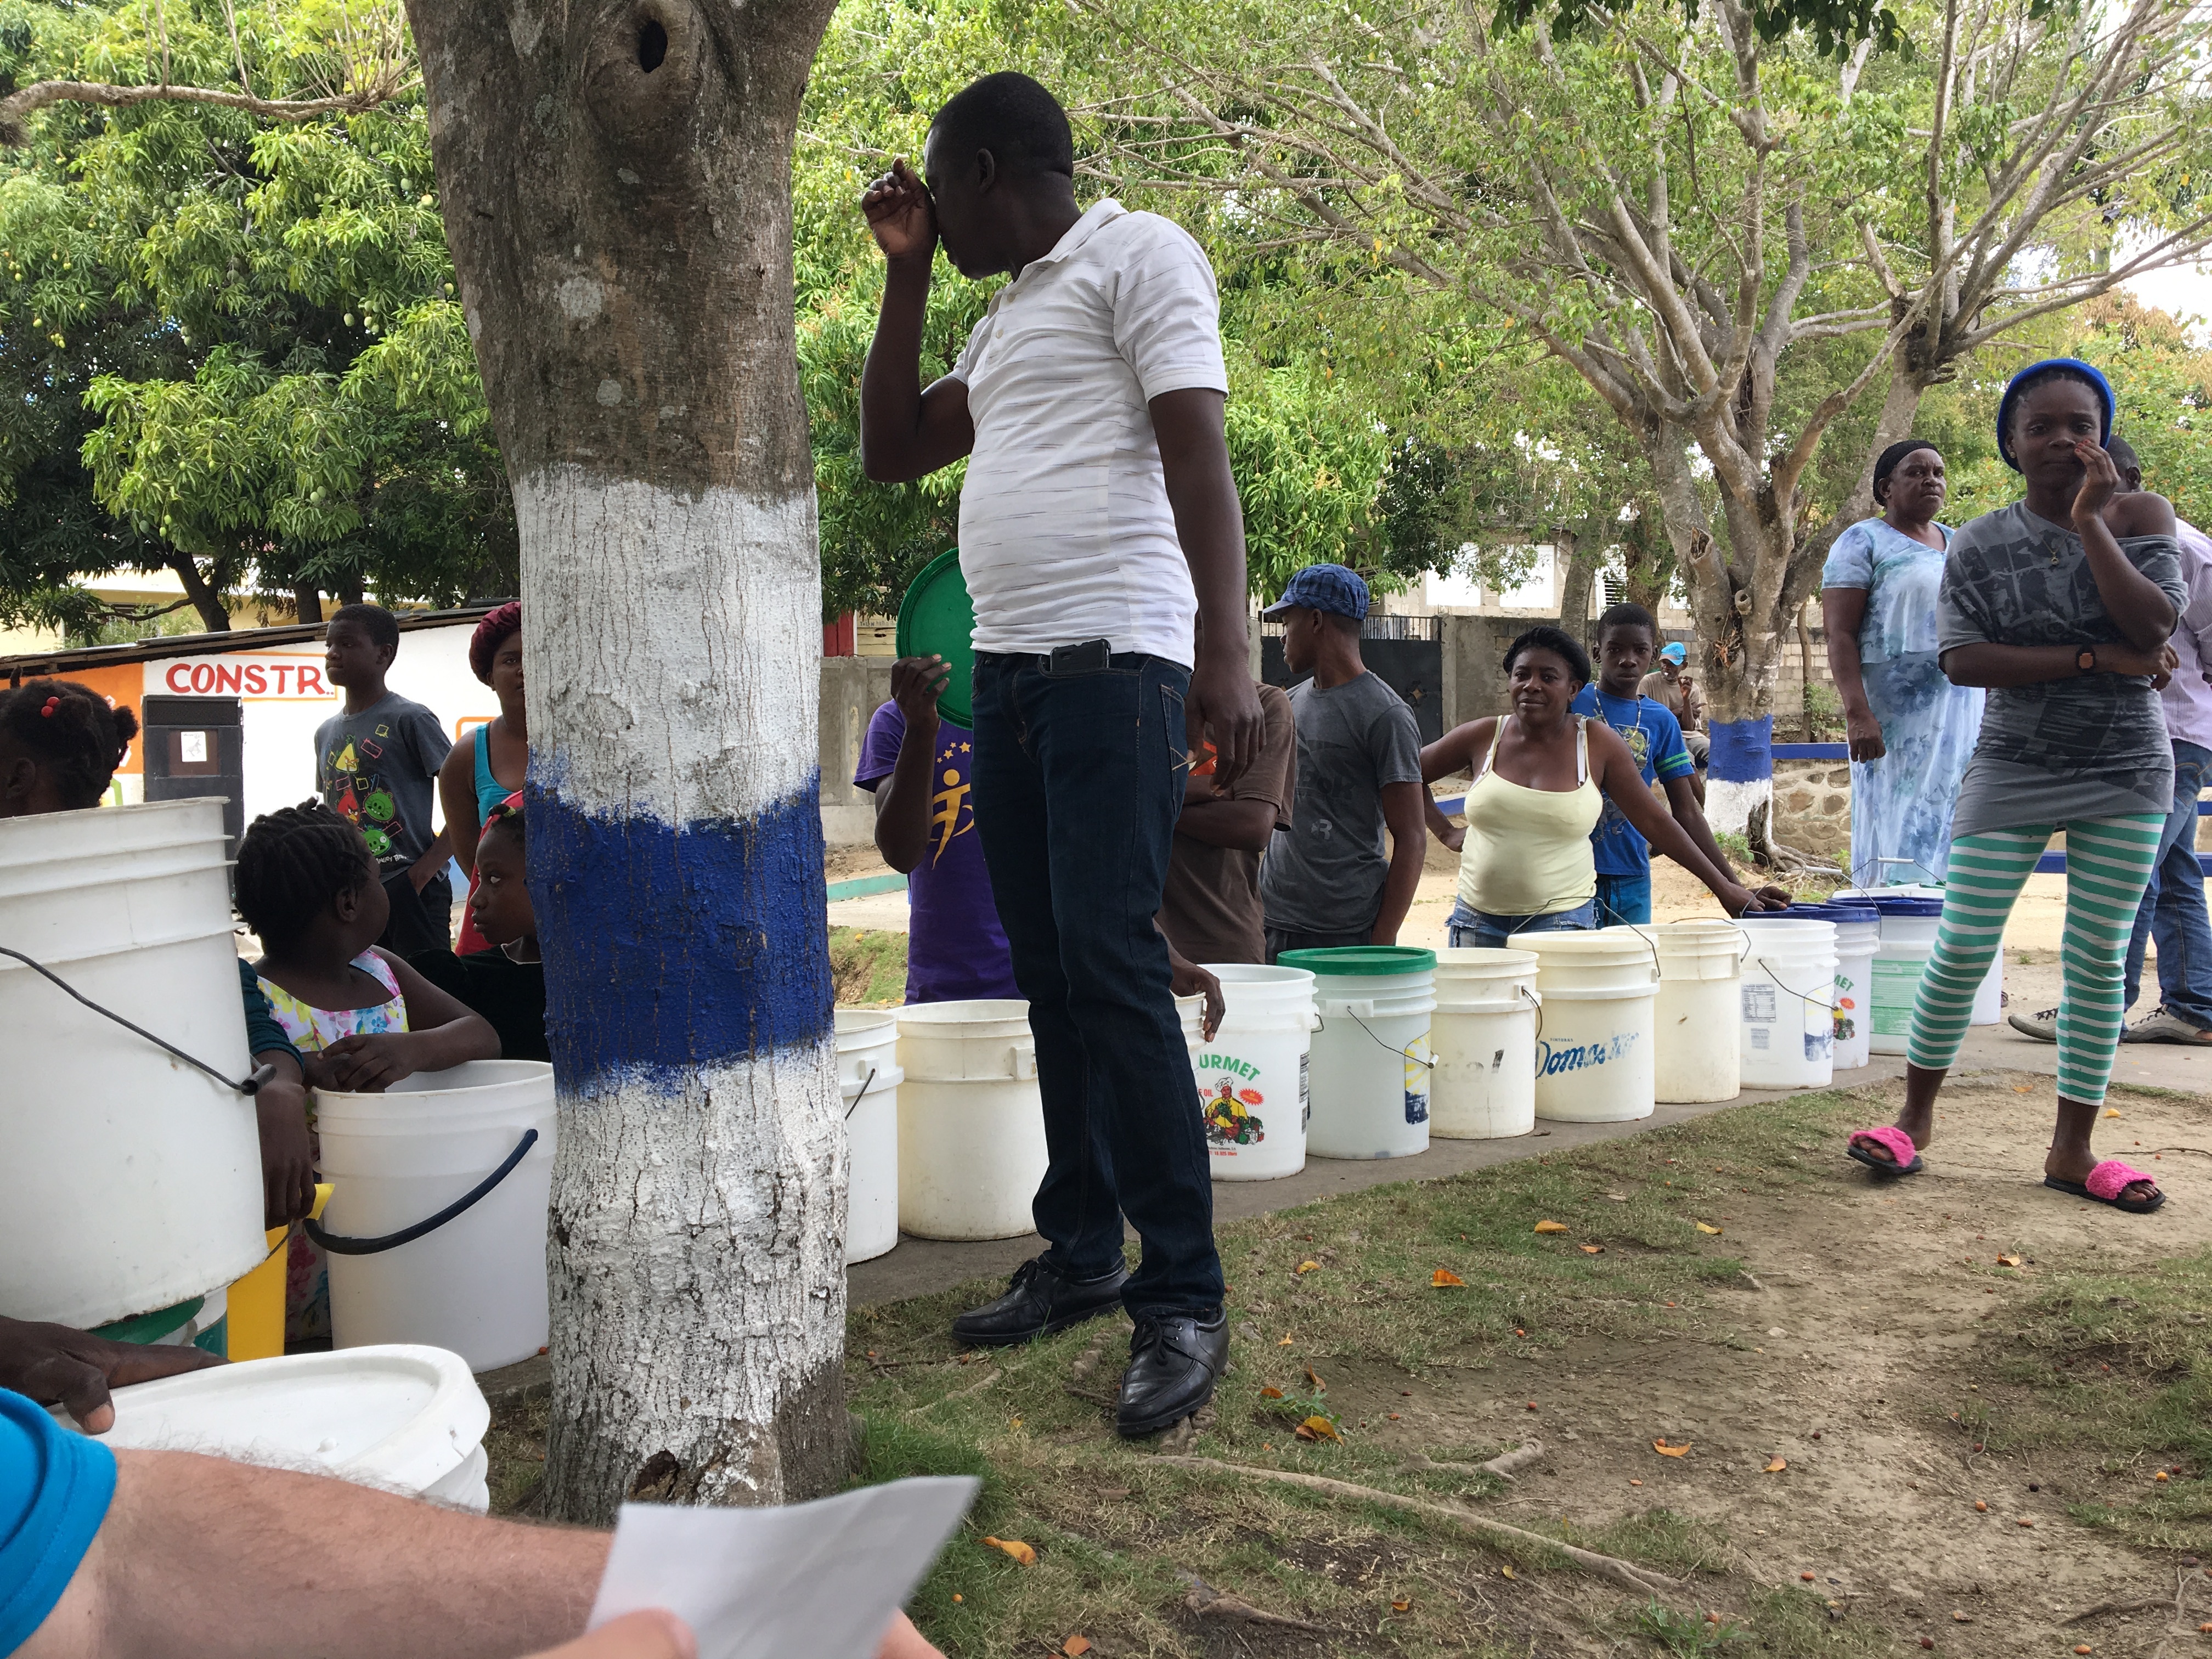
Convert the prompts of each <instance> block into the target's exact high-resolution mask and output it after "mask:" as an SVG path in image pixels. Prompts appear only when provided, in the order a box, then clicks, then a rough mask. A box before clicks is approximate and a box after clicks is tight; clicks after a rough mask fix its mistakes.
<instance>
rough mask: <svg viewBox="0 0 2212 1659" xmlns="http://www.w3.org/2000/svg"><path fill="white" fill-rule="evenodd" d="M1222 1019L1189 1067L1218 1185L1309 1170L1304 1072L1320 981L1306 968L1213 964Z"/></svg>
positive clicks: (1208, 1158)
mask: <svg viewBox="0 0 2212 1659" xmlns="http://www.w3.org/2000/svg"><path fill="white" fill-rule="evenodd" d="M1206 971H1207V972H1209V973H1211V974H1212V975H1213V976H1214V977H1215V978H1217V979H1218V980H1219V981H1221V1000H1222V1004H1223V1008H1224V1012H1223V1013H1222V1017H1221V1029H1220V1030H1218V1031H1216V1032H1215V1033H1214V1034H1213V1041H1212V1042H1209V1043H1205V1044H1203V1045H1201V1046H1200V1048H1199V1049H1198V1050H1197V1052H1196V1054H1195V1055H1194V1057H1193V1059H1192V1061H1191V1064H1192V1066H1193V1067H1194V1070H1195V1071H1196V1073H1197V1076H1198V1103H1199V1109H1200V1111H1201V1112H1202V1113H1203V1114H1204V1117H1205V1122H1206V1162H1207V1164H1209V1165H1210V1166H1211V1167H1212V1172H1213V1178H1214V1179H1215V1180H1216V1181H1275V1180H1279V1179H1280V1178H1281V1177H1282V1176H1292V1175H1296V1174H1297V1172H1298V1171H1299V1170H1303V1169H1304V1168H1305V1167H1306V1108H1307V1097H1306V1080H1307V1079H1306V1065H1307V1056H1308V1054H1309V1051H1310V1045H1311V1043H1312V1041H1313V1029H1314V1024H1315V1022H1316V1016H1315V1013H1314V976H1313V975H1311V974H1310V973H1308V972H1307V971H1306V970H1305V969H1303V968H1280V967H1277V968H1268V967H1262V966H1260V965H1257V964H1255V963H1243V962H1211V963H1206Z"/></svg>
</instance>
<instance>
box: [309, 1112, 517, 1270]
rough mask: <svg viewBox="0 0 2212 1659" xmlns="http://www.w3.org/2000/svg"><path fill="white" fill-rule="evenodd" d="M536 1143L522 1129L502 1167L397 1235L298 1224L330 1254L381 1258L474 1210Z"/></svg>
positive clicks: (315, 1222) (312, 1221)
mask: <svg viewBox="0 0 2212 1659" xmlns="http://www.w3.org/2000/svg"><path fill="white" fill-rule="evenodd" d="M537 1144H538V1131H537V1130H535V1129H525V1130H524V1131H523V1132H522V1139H520V1140H519V1141H517V1142H516V1143H515V1147H514V1150H513V1152H509V1153H508V1154H507V1162H506V1163H504V1164H501V1165H500V1166H499V1168H497V1169H496V1170H493V1171H492V1172H491V1173H490V1174H489V1175H488V1176H485V1177H484V1178H483V1180H482V1181H479V1182H477V1184H476V1185H475V1186H473V1187H471V1188H469V1190H468V1191H467V1192H465V1193H464V1194H461V1196H460V1197H459V1198H457V1199H455V1200H453V1202H452V1203H451V1204H448V1205H447V1206H446V1207H445V1208H444V1209H442V1210H441V1211H439V1212H438V1213H437V1214H435V1215H434V1216H432V1217H430V1218H428V1220H425V1221H418V1222H416V1224H415V1225H413V1226H411V1227H402V1228H401V1229H400V1230H399V1231H398V1232H396V1233H386V1234H385V1236H384V1237H381V1238H349V1237H346V1236H345V1235H344V1234H343V1233H326V1232H325V1231H323V1224H322V1223H321V1222H319V1221H315V1220H312V1219H310V1220H308V1221H306V1222H303V1223H302V1224H301V1225H302V1226H303V1227H304V1228H305V1230H306V1231H307V1237H309V1238H311V1239H313V1240H314V1242H315V1243H317V1244H319V1245H320V1246H321V1247H322V1248H323V1249H325V1250H327V1251H328V1252H330V1254H331V1255H381V1254H382V1253H383V1252H385V1251H386V1250H396V1249H398V1248H399V1247H400V1246H401V1245H402V1244H410V1243H414V1241H415V1240H416V1239H418V1238H420V1237H422V1236H423V1235H424V1234H425V1233H435V1232H436V1231H438V1229H439V1228H441V1227H442V1226H444V1225H446V1224H447V1222H448V1221H451V1220H453V1218H455V1217H456V1216H459V1215H460V1214H462V1213H463V1212H465V1211H467V1210H469V1209H471V1208H472V1207H474V1206H475V1205H476V1203H477V1200H479V1199H482V1198H483V1197H485V1196H487V1195H488V1194H489V1193H490V1191H491V1189H492V1188H495V1187H496V1186H498V1185H499V1183H500V1182H502V1181H504V1180H506V1179H507V1176H509V1175H511V1174H513V1171H514V1166H515V1165H516V1164H520V1163H521V1162H522V1160H523V1158H524V1157H525V1156H526V1154H527V1153H528V1152H529V1151H530V1149H531V1148H532V1146H536V1145H537Z"/></svg>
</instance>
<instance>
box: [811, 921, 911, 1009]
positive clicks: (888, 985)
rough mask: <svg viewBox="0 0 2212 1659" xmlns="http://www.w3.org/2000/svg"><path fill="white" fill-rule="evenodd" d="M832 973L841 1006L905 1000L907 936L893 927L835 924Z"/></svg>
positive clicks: (878, 1005)
mask: <svg viewBox="0 0 2212 1659" xmlns="http://www.w3.org/2000/svg"><path fill="white" fill-rule="evenodd" d="M829 976H830V979H831V981H833V982H834V983H835V984H836V987H837V1006H839V1007H841V1008H854V1007H859V1008H883V1007H890V1006H896V1005H897V1004H899V1003H901V1002H903V1001H904V1000H906V935H905V934H904V933H898V932H896V931H894V930H893V929H890V928H876V927H870V928H857V929H856V928H852V927H832V928H831V929H830V930H829Z"/></svg>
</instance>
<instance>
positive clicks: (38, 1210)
mask: <svg viewBox="0 0 2212 1659" xmlns="http://www.w3.org/2000/svg"><path fill="white" fill-rule="evenodd" d="M223 869H224V863H223V836H222V802H221V801H219V800H177V801H157V802H154V803H152V804H150V805H143V806H123V807H100V808H95V809H94V810H91V811H82V812H52V813H46V814H41V815H40V816H38V817H21V818H9V819H6V820H0V945H5V946H7V947H8V948H9V950H11V951H21V952H22V953H23V954H24V955H25V956H27V957H30V958H31V959H32V960H33V962H37V963H41V964H43V965H44V966H45V967H46V968H47V969H51V970H52V972H54V973H55V974H57V975H59V976H60V977H61V978H62V979H63V980H64V981H67V982H68V983H69V984H70V985H71V986H73V987H76V989H77V990H78V991H80V992H82V994H84V995H85V996H87V997H89V998H90V999H92V1000H94V1002H97V1003H100V1005H101V1006H105V1007H107V1008H111V1009H112V1010H114V1011H115V1012H117V1013H118V1014H120V1015H122V1016H123V1017H124V1018H125V1019H128V1020H130V1021H131V1022H132V1023H133V1024H137V1025H142V1026H143V1027H144V1028H145V1029H146V1030H149V1031H151V1032H153V1033H155V1035H156V1036H160V1037H161V1038H162V1039H164V1040H165V1041H167V1042H173V1043H174V1044H176V1046H177V1047H179V1048H182V1049H183V1050H184V1051H185V1053H186V1054H191V1055H192V1056H193V1057H194V1058H195V1059H197V1060H202V1061H204V1062H205V1063H206V1064H208V1065H210V1066H214V1067H216V1069H217V1070H218V1071H220V1072H222V1073H223V1075H224V1076H225V1077H228V1078H234V1079H243V1078H244V1077H245V1076H246V1073H247V1072H248V1071H250V1070H251V1069H252V1061H251V1060H250V1059H249V1058H248V1057H247V1054H246V1014H245V1011H244V1008H243V1007H242V1006H241V1005H240V1001H239V995H238V953H237V950H236V947H235V945H234V941H233V939H232V934H231V919H230V888H229V884H228V879H227V878H226V877H225V876H224V873H223ZM0 1033H5V1036H4V1039H0V1041H3V1042H4V1049H5V1054H6V1056H7V1069H8V1082H7V1085H6V1087H5V1088H4V1089H0V1149H4V1151H0V1314H7V1315H9V1316H13V1317H15V1318H18V1319H50V1320H54V1321H56V1322H59V1323H62V1324H65V1325H74V1326H76V1327H79V1328H89V1327H91V1326H94V1325H105V1324H107V1323H110V1322H112V1321H115V1320H118V1319H125V1318H129V1317H130V1316H132V1315H135V1314H142V1313H148V1312H150V1311H152V1310H155V1309H159V1308H167V1307H173V1306H174V1305H175V1304H178V1303H180V1302H184V1301H186V1300H188V1299H189V1298H191V1297H196V1296H200V1295H203V1294H204V1293H205V1292H206V1291H207V1289H208V1287H209V1286H210V1285H228V1283H230V1281H231V1280H233V1279H236V1278H237V1277H238V1276H239V1275H240V1274H241V1273H246V1271H248V1270H249V1269H251V1268H252V1267H256V1266H258V1264H259V1262H260V1261H261V1258H262V1257H263V1256H264V1255H265V1254H267V1247H266V1246H264V1244H263V1243H262V1237H261V1203H262V1196H261V1142H260V1137H259V1134H258V1132H257V1130H256V1128H255V1126H254V1116H253V1103H252V1100H251V1099H249V1098H247V1097H246V1096H244V1095H240V1094H239V1093H237V1092H236V1091H234V1090H232V1089H230V1088H228V1087H226V1086H225V1085H223V1084H222V1083H219V1082H217V1081H216V1079H213V1078H210V1077H209V1076H207V1075H206V1074H205V1073H201V1072H198V1071H196V1070H194V1069H193V1068H192V1067H191V1066H187V1065H185V1063H184V1062H183V1061H181V1060H177V1059H175V1058H174V1057H173V1056H172V1055H170V1054H166V1053H164V1052H163V1051H162V1050H161V1048H157V1047H155V1045H154V1044H153V1043H151V1042H148V1041H146V1039H145V1038H143V1037H141V1036H134V1035H133V1034H132V1033H131V1032H129V1031H126V1030H124V1029H123V1028H122V1027H121V1026H119V1025H118V1024H115V1023H114V1022H113V1021H112V1020H108V1019H105V1018H101V1017H100V1015H99V1014H96V1013H94V1012H93V1011H92V1010H91V1009H89V1008H87V1007H85V1006H83V1005H82V1004H81V1003H78V1002H76V1001H74V1000H71V998H70V996H69V994H67V993H66V992H64V991H63V990H62V989H61V988H60V987H58V986H56V985H54V984H52V982H51V981H47V980H46V979H44V978H42V977H41V976H40V975H38V974H37V973H35V972H33V970H32V969H29V968H27V967H26V966H24V965H23V964H22V963H20V962H16V961H15V960H14V959H12V958H10V957H0Z"/></svg>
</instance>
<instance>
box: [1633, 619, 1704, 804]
mask: <svg viewBox="0 0 2212 1659" xmlns="http://www.w3.org/2000/svg"><path fill="white" fill-rule="evenodd" d="M1689 663H1690V653H1689V648H1688V647H1686V646H1685V645H1684V644H1683V643H1682V642H1681V641H1680V640H1673V641H1668V643H1667V644H1665V645H1662V646H1661V647H1659V655H1658V657H1657V659H1656V660H1655V661H1654V662H1653V663H1652V665H1651V671H1650V673H1648V674H1646V675H1645V676H1644V681H1643V684H1640V685H1639V686H1638V687H1637V692H1638V695H1639V696H1646V697H1649V698H1650V699H1651V701H1652V702H1656V703H1659V704H1661V705H1662V706H1663V707H1664V708H1666V710H1667V712H1668V714H1672V715H1673V716H1674V723H1675V724H1676V725H1677V726H1680V727H1681V728H1682V747H1683V748H1685V749H1686V750H1689V751H1690V763H1691V764H1692V766H1694V767H1696V768H1697V773H1696V775H1695V776H1694V777H1693V778H1692V780H1691V786H1692V788H1694V789H1695V790H1696V791H1697V796H1698V805H1699V806H1700V807H1702V806H1704V805H1705V763H1706V761H1707V760H1708V758H1709V757H1711V754H1712V744H1711V741H1710V739H1708V738H1706V736H1705V733H1704V732H1700V731H1699V730H1698V724H1699V721H1700V720H1703V719H1704V718H1705V700H1704V699H1703V698H1702V697H1700V696H1699V695H1698V683H1697V681H1695V680H1693V679H1692V678H1690V673H1689Z"/></svg>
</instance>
